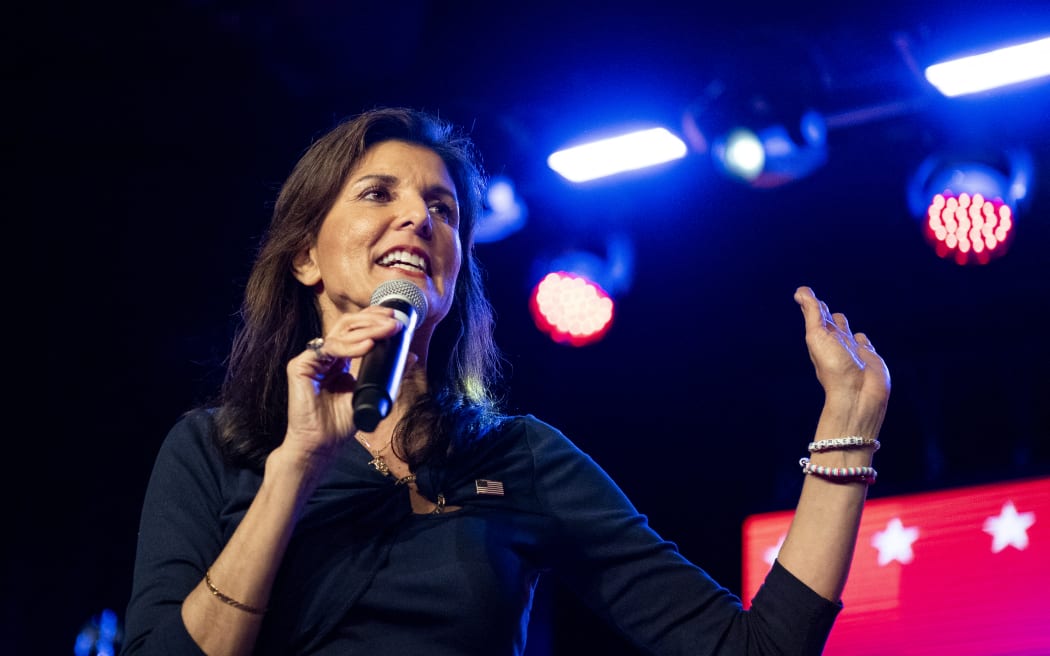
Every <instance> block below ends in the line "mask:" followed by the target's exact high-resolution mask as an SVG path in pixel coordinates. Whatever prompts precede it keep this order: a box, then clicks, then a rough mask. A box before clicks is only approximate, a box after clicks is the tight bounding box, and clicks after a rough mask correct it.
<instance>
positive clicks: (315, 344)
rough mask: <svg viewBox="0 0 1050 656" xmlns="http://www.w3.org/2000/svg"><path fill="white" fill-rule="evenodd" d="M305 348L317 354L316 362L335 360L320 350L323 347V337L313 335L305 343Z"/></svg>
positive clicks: (328, 362)
mask: <svg viewBox="0 0 1050 656" xmlns="http://www.w3.org/2000/svg"><path fill="white" fill-rule="evenodd" d="M306 348H308V349H310V350H311V351H313V352H314V355H316V356H317V360H318V362H320V363H321V364H331V362H332V361H333V360H335V358H333V357H332V356H331V355H329V354H327V353H325V352H324V351H322V350H321V349H323V348H324V337H314V338H313V339H311V340H310V341H309V342H307V343H306Z"/></svg>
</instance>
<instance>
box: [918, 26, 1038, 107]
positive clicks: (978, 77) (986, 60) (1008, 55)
mask: <svg viewBox="0 0 1050 656" xmlns="http://www.w3.org/2000/svg"><path fill="white" fill-rule="evenodd" d="M1040 78H1050V37H1046V38H1042V39H1037V40H1035V41H1029V42H1027V43H1022V44H1019V45H1013V46H1009V47H1006V48H999V49H996V50H988V51H986V52H982V53H980V54H976V55H970V56H967V57H960V58H958V59H952V60H949V61H945V62H941V63H938V64H933V65H932V66H928V67H926V80H927V81H928V82H929V83H930V84H932V85H933V86H934V87H936V88H937V90H938V91H940V92H941V93H942V94H944V95H945V96H948V97H955V96H961V95H964V94H971V93H978V92H981V91H988V90H990V89H997V88H1000V87H1004V86H1008V85H1013V84H1018V83H1021V82H1026V81H1029V80H1036V79H1040Z"/></svg>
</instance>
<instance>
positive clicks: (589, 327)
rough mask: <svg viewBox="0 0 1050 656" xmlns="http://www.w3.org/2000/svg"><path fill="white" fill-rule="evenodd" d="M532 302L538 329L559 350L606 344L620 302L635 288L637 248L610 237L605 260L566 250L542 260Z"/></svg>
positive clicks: (620, 236) (534, 274)
mask: <svg viewBox="0 0 1050 656" xmlns="http://www.w3.org/2000/svg"><path fill="white" fill-rule="evenodd" d="M532 267H533V268H532V275H531V279H532V280H535V281H539V282H537V284H536V285H535V286H534V288H533V291H532V294H531V296H530V299H529V311H530V312H531V314H532V317H533V321H534V322H535V323H536V327H537V328H539V329H540V331H541V332H543V333H545V334H547V335H548V336H549V337H550V338H551V339H552V340H554V341H555V342H558V343H559V344H568V345H570V346H585V345H587V344H593V343H594V342H597V341H598V340H600V339H602V338H603V337H604V336H605V334H606V333H607V332H608V331H609V329H610V327H611V326H612V321H613V307H614V304H615V301H614V298H615V297H617V296H619V295H621V294H623V293H625V292H626V291H627V290H629V289H630V287H631V281H632V278H633V276H634V243H633V242H632V241H631V239H630V237H629V236H627V235H624V234H620V233H615V232H613V233H610V234H608V235H605V255H604V256H602V255H599V254H598V253H595V252H591V251H587V250H580V249H569V250H565V251H563V252H561V253H559V254H558V255H556V256H554V257H544V256H540V257H537V258H536V260H535V261H534V262H533V264H532Z"/></svg>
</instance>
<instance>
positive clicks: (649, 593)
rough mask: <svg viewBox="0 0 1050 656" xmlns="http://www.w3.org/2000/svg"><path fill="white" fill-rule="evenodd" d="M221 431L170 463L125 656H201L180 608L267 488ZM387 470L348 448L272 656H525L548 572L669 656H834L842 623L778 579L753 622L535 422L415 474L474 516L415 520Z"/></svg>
mask: <svg viewBox="0 0 1050 656" xmlns="http://www.w3.org/2000/svg"><path fill="white" fill-rule="evenodd" d="M214 430H215V428H214V425H213V423H212V420H211V416H210V415H209V414H208V413H206V412H196V413H192V414H190V415H188V416H187V417H186V418H184V419H183V420H181V421H179V422H178V423H177V424H176V425H175V426H174V428H173V429H172V431H171V432H170V433H169V435H168V437H167V439H166V440H165V442H164V444H163V446H162V448H161V450H160V453H159V455H158V457H157V461H156V464H155V467H154V470H153V474H152V477H151V479H150V483H149V488H148V490H147V493H146V499H145V503H144V506H143V511H142V520H141V522H142V523H141V530H140V533H139V543H138V554H137V557H136V563H135V574H134V585H133V590H132V596H131V601H130V603H129V606H128V610H127V620H126V626H125V641H124V643H125V647H124V650H123V653H124V654H125V655H128V656H130V655H131V654H200V653H201V651H200V650H199V649H198V648H197V646H196V644H195V643H194V642H193V640H192V639H191V638H190V636H189V634H188V633H187V632H186V629H185V627H184V626H183V624H182V619H181V616H180V605H181V603H182V600H183V599H185V597H186V596H187V595H188V594H189V592H190V591H191V590H192V589H193V588H194V587H195V586H196V585H197V584H198V583H199V582H200V580H201V578H203V576H204V572H205V570H206V569H207V568H208V567H209V566H210V565H211V563H212V562H213V561H214V560H215V558H216V557H217V556H218V554H219V552H220V551H221V550H222V548H223V546H224V545H225V544H226V542H227V540H228V539H229V538H230V536H231V535H232V533H233V531H234V529H235V528H236V527H237V525H238V523H239V522H240V520H241V519H242V517H243V516H244V513H245V511H246V510H247V508H248V505H249V504H250V503H251V500H252V498H253V497H254V495H255V493H256V492H257V490H258V489H259V484H260V481H261V474H260V473H259V472H254V471H249V470H244V469H237V468H232V467H229V466H227V465H225V464H224V463H223V461H222V460H221V458H220V457H219V454H218V451H217V450H216V448H215V446H214V443H213V437H212V436H213V433H214ZM370 458H371V456H370V455H369V454H368V453H367V451H366V450H365V449H364V448H363V447H362V446H361V445H360V444H358V443H357V442H356V441H351V442H349V443H348V444H347V447H346V448H345V449H344V450H343V453H342V455H341V456H340V459H339V460H338V462H337V463H336V464H335V466H334V467H332V469H331V471H330V473H329V474H328V475H327V476H326V478H325V479H324V480H323V481H322V483H321V485H320V486H319V487H318V489H317V490H316V492H315V493H314V495H313V497H312V498H311V499H310V501H309V502H308V504H307V508H306V509H305V511H304V513H303V517H302V519H301V520H300V522H299V524H298V525H297V526H296V529H295V533H294V535H293V538H292V540H291V543H290V545H289V548H288V551H287V553H286V555H285V558H284V560H283V561H282V565H281V568H280V571H279V572H278V575H277V579H276V582H275V584H274V588H273V591H272V594H271V598H270V602H269V610H268V612H267V614H266V617H265V619H264V622H263V628H262V632H261V635H260V637H259V641H258V643H257V649H256V653H259V654H343V655H345V654H376V653H391V654H394V653H397V654H402V653H403V654H413V653H426V654H428V655H430V656H442V655H449V656H452V655H456V656H466V655H474V654H476V655H478V656H501V655H512V654H521V653H522V652H523V651H524V642H525V635H526V626H527V622H528V611H529V607H530V604H531V601H532V592H533V589H534V587H535V584H536V581H537V578H538V576H539V575H540V574H541V573H547V572H549V573H550V574H551V575H553V576H556V577H557V578H558V579H559V580H560V581H561V582H562V583H563V584H564V585H565V586H567V587H568V588H569V589H571V590H573V591H575V592H576V593H577V594H579V595H580V597H581V598H582V600H583V601H584V602H585V603H586V604H587V605H588V606H589V607H590V608H592V609H593V610H594V611H595V612H596V613H597V614H598V615H599V616H601V617H602V618H603V619H605V620H606V621H608V622H609V623H610V624H611V625H612V626H613V627H615V628H616V629H617V630H619V631H621V632H622V633H623V634H624V635H626V636H627V637H628V638H629V639H630V640H632V641H633V642H634V643H636V644H637V645H638V646H639V647H640V648H641V649H642V650H643V651H645V652H647V653H653V654H667V655H670V654H714V653H726V654H773V653H776V654H792V655H803V654H819V653H820V652H821V650H822V649H823V646H824V643H825V641H826V639H827V635H828V632H829V631H830V629H831V626H832V623H833V622H834V619H835V617H836V615H837V613H838V612H839V610H840V609H841V605H840V604H835V603H832V602H829V601H827V600H826V599H824V598H822V597H820V596H819V595H817V594H816V593H814V592H813V591H812V590H810V589H809V588H808V587H806V586H805V585H804V584H802V583H801V582H800V581H798V580H797V579H796V578H795V577H794V576H792V575H791V574H790V573H789V572H787V571H786V570H785V569H783V568H782V567H781V566H780V565H779V564H774V566H773V568H772V570H771V571H770V573H769V575H768V576H767V578H766V582H765V584H764V585H763V587H762V588H761V589H760V590H759V592H758V594H757V595H756V596H755V599H754V601H753V604H752V606H751V609H750V610H744V609H743V607H742V604H741V603H740V600H739V599H738V598H737V597H736V596H734V595H733V594H731V593H730V592H729V591H728V590H726V589H725V588H723V587H721V586H719V585H718V584H717V583H715V582H714V581H713V580H712V579H711V578H710V577H709V576H708V575H707V574H706V573H705V572H704V571H703V570H701V569H700V568H698V567H696V566H695V565H693V564H691V563H689V562H688V561H686V560H685V559H684V558H683V557H682V556H681V555H680V554H679V553H678V551H677V549H676V547H675V546H674V545H673V544H672V543H670V542H667V541H665V540H662V539H661V538H660V537H659V536H658V535H657V534H656V533H655V532H654V531H653V530H652V529H651V528H650V527H649V526H648V524H647V521H646V518H645V517H644V516H643V515H641V514H639V513H638V512H637V511H636V510H635V508H634V507H633V506H632V505H631V503H630V502H629V501H628V500H627V498H626V497H625V496H624V495H623V493H622V492H621V491H620V489H619V488H618V487H617V486H616V485H615V483H613V481H612V480H611V479H610V478H609V477H608V476H607V475H606V474H605V473H604V472H603V471H602V470H601V469H600V468H599V467H598V466H597V465H596V464H595V463H594V461H593V460H592V459H591V458H589V457H588V456H587V455H586V454H584V453H583V452H581V451H580V450H579V449H578V448H577V447H576V446H574V445H573V444H572V443H571V442H570V441H569V440H568V439H567V438H566V437H565V436H564V435H562V434H561V433H560V432H559V431H557V430H556V429H554V428H552V427H551V426H549V425H547V424H545V423H543V422H541V421H539V420H538V419H536V418H535V417H532V416H522V417H515V418H510V419H508V420H507V421H506V422H505V423H504V424H503V425H502V426H501V427H500V428H499V429H497V430H494V431H492V432H491V433H490V434H489V435H486V436H485V437H484V438H483V439H481V440H479V441H477V443H476V444H475V445H474V447H473V448H472V449H471V450H470V451H469V452H467V453H463V454H460V455H459V456H457V457H455V458H453V459H451V460H450V461H449V462H447V463H444V465H442V466H440V467H436V466H423V467H421V468H420V470H419V471H417V472H416V475H417V482H418V485H419V489H420V491H421V492H422V493H423V494H424V495H425V496H427V497H429V498H431V499H434V498H436V496H437V494H438V493H441V494H443V495H444V496H445V498H446V501H447V504H448V505H449V506H462V509H461V510H456V511H449V512H446V513H444V514H441V515H417V514H413V513H412V509H411V504H410V502H409V498H408V490H407V488H405V487H404V486H398V485H395V483H394V481H393V479H392V478H387V477H383V476H381V475H380V474H379V473H378V472H376V471H375V470H374V469H372V467H370V466H369V465H368V460H369V459H370ZM479 481H490V483H488V484H487V489H488V491H489V492H494V491H496V488H498V486H497V485H496V483H502V487H503V495H502V496H500V495H497V494H492V493H483V492H480V491H479V487H480V488H481V489H482V490H485V488H486V484H485V483H483V482H481V483H479ZM220 587H221V585H220ZM719 650H723V651H722V652H719Z"/></svg>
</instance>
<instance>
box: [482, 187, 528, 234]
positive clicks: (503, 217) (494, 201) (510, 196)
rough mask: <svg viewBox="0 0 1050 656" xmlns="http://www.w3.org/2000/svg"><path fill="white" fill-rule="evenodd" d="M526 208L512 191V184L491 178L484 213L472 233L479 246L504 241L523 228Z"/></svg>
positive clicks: (526, 214)
mask: <svg viewBox="0 0 1050 656" xmlns="http://www.w3.org/2000/svg"><path fill="white" fill-rule="evenodd" d="M527 216H528V208H527V207H526V206H525V202H524V201H523V200H522V199H521V198H520V197H519V196H518V194H517V192H516V191H515V189H514V183H513V182H511V180H510V179H509V178H507V177H504V176H496V177H493V178H492V180H490V181H489V186H488V190H487V191H486V193H485V211H484V213H483V214H482V215H481V218H480V220H479V221H478V226H477V228H476V229H475V231H474V241H475V242H477V243H479V244H484V243H490V242H494V241H499V240H500V239H504V238H505V237H507V236H508V235H511V234H512V233H514V232H517V231H518V230H521V229H522V228H523V227H524V226H525V219H526V217H527Z"/></svg>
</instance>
